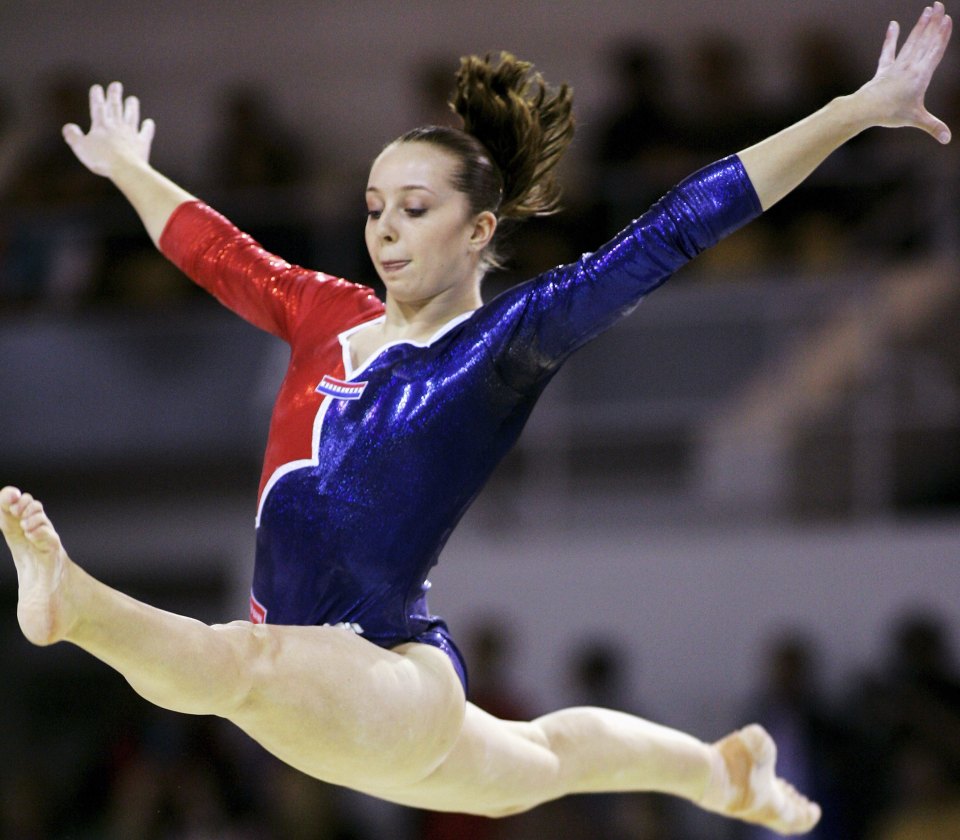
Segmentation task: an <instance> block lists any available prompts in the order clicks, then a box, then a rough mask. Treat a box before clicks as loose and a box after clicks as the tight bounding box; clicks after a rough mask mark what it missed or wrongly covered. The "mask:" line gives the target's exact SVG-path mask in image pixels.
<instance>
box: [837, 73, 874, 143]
mask: <svg viewBox="0 0 960 840" xmlns="http://www.w3.org/2000/svg"><path fill="white" fill-rule="evenodd" d="M873 99H874V98H873V96H872V94H871V91H870V90H869V89H867V88H866V87H862V88H860V89H859V90H857V91H855V92H854V93H850V94H847V95H846V96H838V97H837V98H836V99H833V100H831V101H830V102H829V103H828V104H827V106H826V110H827V111H828V113H830V115H831V118H832V119H833V121H834V122H835V124H836V132H837V140H838V141H839V143H845V142H846V141H847V140H850V139H852V138H853V137H856V136H857V135H858V134H860V133H861V132H862V131H866V130H867V129H868V128H871V127H873V126H875V125H877V121H876V118H875V114H876V107H875V103H874V101H873Z"/></svg>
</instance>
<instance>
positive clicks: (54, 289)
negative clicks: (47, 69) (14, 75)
mask: <svg viewBox="0 0 960 840" xmlns="http://www.w3.org/2000/svg"><path fill="white" fill-rule="evenodd" d="M89 78H90V77H89V75H87V74H81V73H79V72H76V71H73V70H60V71H57V72H55V73H53V74H52V75H51V76H49V77H48V78H47V80H46V81H45V82H44V83H43V85H42V88H41V90H40V92H39V94H38V100H39V103H40V104H39V110H38V114H37V116H38V120H37V123H36V125H35V126H30V127H24V128H23V129H22V130H21V131H19V132H17V134H16V135H15V136H16V140H15V143H14V145H15V148H10V149H8V150H7V155H8V156H9V163H8V169H7V173H6V174H7V176H8V178H7V181H6V183H3V184H0V207H2V216H0V218H2V228H0V235H2V237H3V243H2V254H3V257H2V260H3V261H2V267H0V297H2V298H4V299H6V300H7V301H36V300H41V299H44V300H48V301H52V302H55V303H58V304H68V305H69V304H74V303H76V302H78V301H81V300H84V299H86V298H87V297H89V295H90V293H91V287H92V282H93V278H94V275H95V273H96V271H97V269H98V266H99V263H100V260H101V259H102V253H103V241H102V237H101V235H100V232H99V227H98V225H97V220H96V214H97V211H98V204H99V203H101V202H103V200H104V199H105V198H106V197H107V196H110V195H112V194H113V190H112V187H111V185H110V184H109V182H107V181H106V180H105V179H103V178H98V177H97V176H96V175H93V174H91V173H90V172H88V171H87V170H86V169H85V168H84V167H82V166H78V165H77V162H76V159H75V158H74V156H73V153H72V152H71V151H70V149H69V148H68V147H67V145H66V143H64V142H63V138H62V136H61V133H60V130H61V128H62V126H63V125H64V123H67V122H76V121H77V120H78V119H82V117H83V115H84V114H85V113H88V111H89V108H88V104H87V103H88V94H87V91H88V87H87V85H88V82H89Z"/></svg>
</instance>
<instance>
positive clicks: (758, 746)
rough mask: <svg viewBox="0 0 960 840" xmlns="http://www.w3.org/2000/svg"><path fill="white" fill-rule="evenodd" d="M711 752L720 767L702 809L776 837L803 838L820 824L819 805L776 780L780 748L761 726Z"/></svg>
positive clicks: (730, 737) (731, 737) (736, 734)
mask: <svg viewBox="0 0 960 840" xmlns="http://www.w3.org/2000/svg"><path fill="white" fill-rule="evenodd" d="M713 747H714V749H715V750H716V751H717V753H718V754H719V757H720V758H721V759H722V762H718V767H717V769H718V770H719V772H715V773H714V775H713V778H712V779H711V782H710V784H709V786H708V789H707V791H706V793H705V794H704V797H703V801H702V802H701V805H702V806H703V807H704V808H706V809H707V810H709V811H716V812H717V813H720V814H724V815H725V816H728V817H735V818H737V819H740V820H744V821H745V822H751V823H757V824H759V825H763V826H766V827H767V828H769V829H771V830H773V831H776V832H777V833H778V834H805V833H806V832H808V831H810V830H811V829H812V828H813V827H814V826H815V825H816V824H817V822H818V821H819V820H820V806H819V805H817V804H816V803H815V802H811V801H810V800H809V799H807V798H806V797H805V796H803V795H802V794H800V793H799V792H798V791H797V790H796V789H795V788H794V787H793V786H792V785H790V784H788V783H787V782H785V781H784V780H783V779H780V778H777V775H776V763H777V747H776V745H775V744H774V743H773V739H772V738H771V737H770V736H769V735H768V734H767V732H766V730H765V729H764V728H763V727H762V726H758V725H757V724H753V725H751V726H747V727H745V728H744V729H740V730H738V731H737V732H734V733H733V734H731V735H728V736H727V737H726V738H723V739H722V740H720V741H717V743H716V744H714V745H713Z"/></svg>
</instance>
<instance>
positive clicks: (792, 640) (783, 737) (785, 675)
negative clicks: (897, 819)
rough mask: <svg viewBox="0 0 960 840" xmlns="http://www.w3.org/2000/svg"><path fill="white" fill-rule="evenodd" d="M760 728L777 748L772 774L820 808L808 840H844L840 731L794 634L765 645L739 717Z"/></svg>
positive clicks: (808, 651)
mask: <svg viewBox="0 0 960 840" xmlns="http://www.w3.org/2000/svg"><path fill="white" fill-rule="evenodd" d="M743 717H744V719H745V720H755V721H757V722H758V723H760V724H762V725H763V726H764V727H765V728H766V730H767V731H768V732H769V733H770V734H771V735H772V736H773V739H774V741H775V742H776V744H777V771H778V773H779V774H780V775H781V776H782V777H783V778H785V779H786V780H787V781H788V782H790V783H792V784H793V785H794V786H795V787H797V788H798V789H799V790H802V791H804V793H807V794H808V795H809V796H810V797H812V798H813V799H814V800H816V801H818V802H819V803H820V805H821V806H822V807H823V812H824V816H823V818H822V820H821V822H820V824H819V825H818V826H817V828H815V829H814V830H813V831H812V832H811V833H810V834H809V835H807V836H808V837H810V838H811V840H818V838H835V837H837V838H839V837H848V834H847V831H846V830H845V829H844V828H843V827H842V825H841V823H842V818H841V814H840V809H839V808H838V806H837V791H836V783H835V782H834V779H835V778H836V775H837V772H838V764H839V762H840V747H841V732H842V727H841V726H840V725H839V724H838V722H836V721H835V720H834V719H833V716H832V715H831V714H830V713H828V711H827V710H826V707H825V703H824V701H823V700H822V698H821V696H820V689H819V685H818V680H817V674H816V663H815V655H814V650H813V647H812V644H811V642H810V641H809V640H808V639H806V638H805V637H804V636H803V635H801V634H799V633H784V634H781V635H780V636H779V637H777V638H775V639H773V640H772V641H771V643H770V644H769V646H768V649H767V654H766V659H765V661H764V663H763V685H762V687H761V689H760V692H759V694H758V695H757V696H756V697H755V698H754V699H753V700H752V701H751V703H750V704H749V707H748V708H747V709H746V710H745V712H744V716H743ZM740 836H742V837H744V838H750V840H773V838H774V837H777V836H779V835H776V834H774V833H773V832H771V831H768V830H766V829H763V828H757V827H753V826H744V827H742V828H741V829H740Z"/></svg>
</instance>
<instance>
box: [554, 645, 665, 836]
mask: <svg viewBox="0 0 960 840" xmlns="http://www.w3.org/2000/svg"><path fill="white" fill-rule="evenodd" d="M625 663H626V658H625V656H624V653H623V650H622V649H621V647H620V645H619V644H618V643H617V642H615V641H613V640H608V639H602V638H599V639H590V640H587V641H585V642H584V643H583V644H582V645H580V647H579V648H578V649H577V650H575V651H574V653H573V655H572V656H571V658H570V660H569V666H568V667H569V676H570V683H571V691H572V697H571V700H572V703H573V705H583V706H600V707H603V708H612V709H622V710H624V711H627V712H630V713H633V714H639V713H640V710H639V708H638V706H639V704H638V703H637V701H636V698H635V697H633V696H631V691H630V688H629V678H628V673H627V670H626V664H625ZM676 805H677V801H673V800H670V799H669V798H668V797H666V796H663V795H660V794H653V793H618V794H579V795H575V796H567V797H565V798H564V799H561V800H559V801H558V802H553V803H549V804H548V805H546V806H543V811H544V813H545V815H546V816H547V818H548V820H549V823H548V826H550V827H552V829H553V830H552V831H548V832H547V833H548V835H549V836H552V837H563V838H564V840H672V838H679V837H680V834H679V833H678V831H679V829H678V826H677V824H676V818H675V815H674V813H675V807H676Z"/></svg>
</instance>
